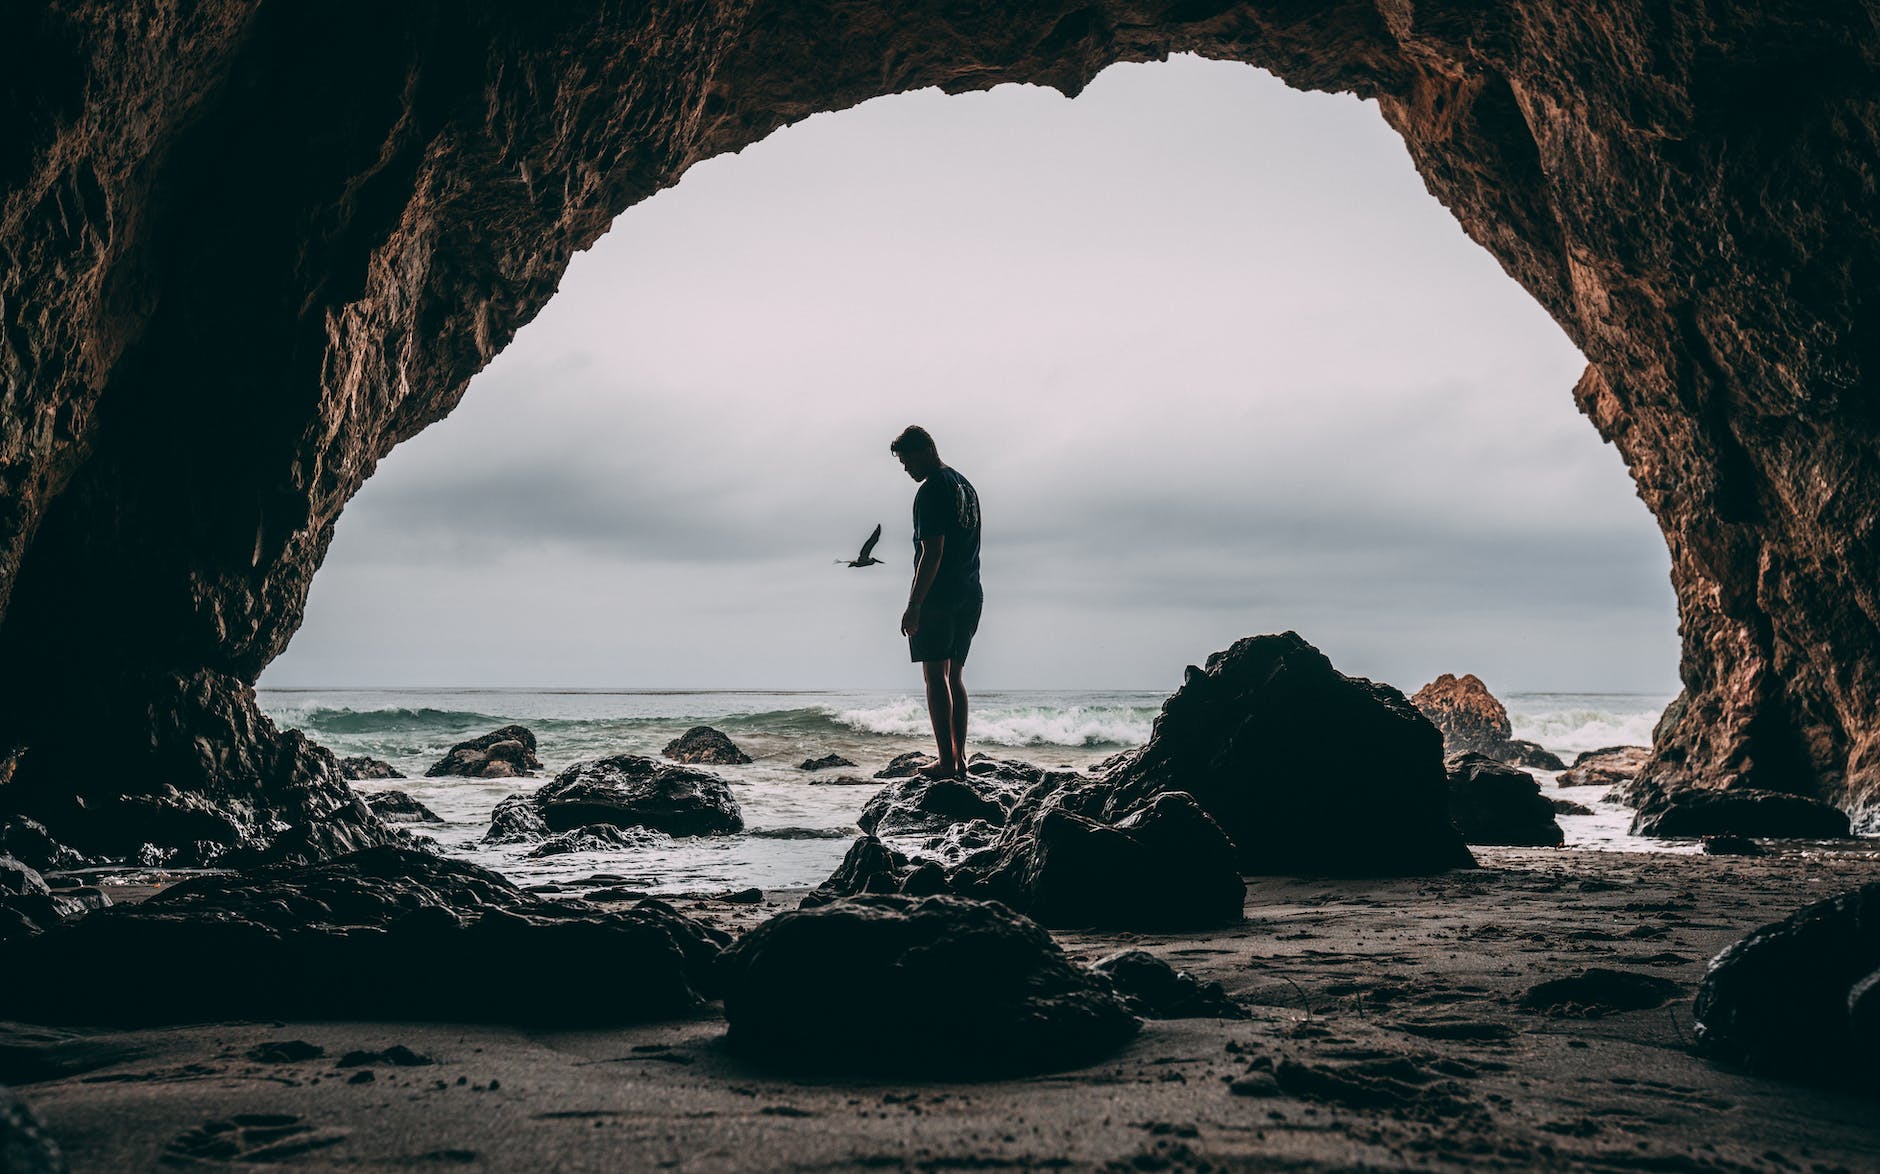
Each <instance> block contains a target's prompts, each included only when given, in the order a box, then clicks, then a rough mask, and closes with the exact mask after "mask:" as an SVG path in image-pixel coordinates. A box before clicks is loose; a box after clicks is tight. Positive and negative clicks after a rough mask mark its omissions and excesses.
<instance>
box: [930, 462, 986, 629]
mask: <svg viewBox="0 0 1880 1174" xmlns="http://www.w3.org/2000/svg"><path fill="white" fill-rule="evenodd" d="M940 537H944V538H945V539H946V547H945V548H944V549H943V550H942V551H941V552H940V569H939V570H938V571H936V572H934V578H933V586H931V587H929V588H928V589H927V602H928V603H930V604H954V603H958V602H959V601H961V600H963V599H965V598H966V597H967V596H968V595H970V594H971V593H972V592H973V591H975V590H977V589H978V587H979V492H978V491H977V490H975V489H974V488H973V483H972V482H970V481H968V480H967V479H966V478H964V477H962V476H960V475H959V473H958V472H957V471H955V470H953V469H950V468H948V467H946V466H945V465H942V466H941V467H940V469H939V470H938V471H937V472H935V473H934V474H933V475H932V476H930V477H928V478H927V479H926V480H925V481H922V482H921V483H920V489H919V490H917V491H916V492H915V494H914V565H915V566H916V567H919V566H920V544H921V543H922V542H923V541H924V540H926V539H929V538H940Z"/></svg>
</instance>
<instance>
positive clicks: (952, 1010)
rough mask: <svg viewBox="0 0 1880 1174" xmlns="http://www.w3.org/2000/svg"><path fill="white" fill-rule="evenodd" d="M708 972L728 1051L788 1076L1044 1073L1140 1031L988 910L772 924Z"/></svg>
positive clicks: (1016, 926)
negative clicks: (715, 972)
mask: <svg viewBox="0 0 1880 1174" xmlns="http://www.w3.org/2000/svg"><path fill="white" fill-rule="evenodd" d="M719 967H720V975H721V983H722V987H723V991H724V1000H725V1018H726V1019H727V1020H728V1021H729V1023H730V1031H729V1036H728V1038H729V1041H730V1043H731V1045H732V1046H733V1047H734V1048H736V1049H737V1050H738V1051H740V1052H742V1053H743V1054H745V1055H748V1056H751V1057H754V1058H757V1059H760V1060H762V1061H763V1062H765V1063H766V1064H767V1065H771V1066H775V1067H778V1068H783V1069H789V1070H794V1071H820V1072H839V1073H855V1074H869V1075H893V1076H901V1077H909V1078H920V1077H952V1078H962V1077H981V1076H997V1075H1013V1074H1019V1073H1026V1072H1047V1071H1052V1070H1055V1069H1061V1068H1070V1067H1077V1066H1080V1065H1083V1064H1088V1063H1091V1062H1093V1061H1095V1060H1098V1059H1101V1058H1102V1057H1103V1056H1105V1055H1108V1054H1109V1053H1111V1052H1113V1051H1115V1050H1116V1049H1117V1048H1118V1047H1120V1046H1121V1045H1122V1044H1124V1043H1125V1042H1127V1041H1128V1040H1129V1039H1130V1038H1131V1037H1133V1036H1134V1035H1135V1034H1136V1032H1137V1031H1138V1030H1139V1028H1140V1026H1141V1024H1140V1023H1139V1022H1138V1020H1137V1019H1136V1017H1135V1016H1134V1015H1132V1014H1131V1013H1130V1012H1129V1010H1128V1008H1127V1007H1126V1006H1125V1005H1124V1003H1123V1001H1122V999H1121V998H1120V997H1119V996H1118V995H1117V994H1116V991H1115V990H1114V989H1113V987H1112V986H1111V984H1110V983H1109V981H1108V980H1106V979H1104V978H1103V977H1102V976H1100V975H1097V974H1095V973H1093V972H1092V971H1090V970H1089V969H1087V968H1085V967H1082V966H1079V965H1077V964H1076V963H1074V962H1072V961H1071V960H1070V959H1069V958H1068V957H1066V956H1065V954H1064V951H1063V950H1062V949H1060V948H1059V947H1058V945H1057V943H1056V942H1054V941H1052V940H1051V935H1050V934H1048V933H1046V932H1045V931H1044V930H1043V929H1041V928H1039V927H1038V926H1037V925H1036V924H1034V923H1033V922H1031V921H1029V920H1027V919H1025V918H1024V917H1021V916H1019V915H1018V914H1016V913H1014V912H1012V911H1011V910H1009V909H1007V908H1005V907H1004V906H1003V905H999V904H996V903H993V902H988V901H969V900H964V899H961V898H958V897H946V896H941V897H926V898H920V899H915V898H909V897H896V896H875V897H856V898H850V899H845V900H841V901H836V902H833V903H831V904H828V905H823V906H820V907H818V908H815V909H803V910H797V911H794V912H790V913H783V914H779V915H778V916H776V917H773V918H771V919H770V920H769V921H767V922H765V923H764V924H762V925H760V926H758V927H757V928H756V929H753V930H751V931H750V932H749V933H747V934H745V935H744V936H743V937H741V938H739V939H738V940H737V942H736V943H735V944H734V945H732V947H731V948H730V949H728V950H726V951H725V953H724V954H723V956H722V957H721V959H720V963H719Z"/></svg>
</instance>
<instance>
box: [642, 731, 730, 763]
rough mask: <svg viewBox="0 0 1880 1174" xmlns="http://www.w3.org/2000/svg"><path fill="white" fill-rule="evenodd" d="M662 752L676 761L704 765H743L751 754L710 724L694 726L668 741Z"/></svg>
mask: <svg viewBox="0 0 1880 1174" xmlns="http://www.w3.org/2000/svg"><path fill="white" fill-rule="evenodd" d="M660 753H661V754H663V755H665V756H666V757H667V758H670V759H672V760H673V761H674V762H685V763H691V764H693V765H704V766H743V765H744V764H745V763H748V762H749V761H751V756H750V755H748V754H746V753H745V752H744V751H742V750H740V749H738V748H737V745H736V744H735V743H734V742H732V741H731V739H730V738H727V737H725V736H724V735H723V734H721V733H719V732H718V731H717V730H714V729H712V728H711V727H710V726H693V727H692V728H691V729H689V730H687V731H686V732H685V733H683V734H680V735H679V736H678V737H677V738H674V739H673V740H672V741H670V742H668V743H666V748H665V749H664V750H661V751H660Z"/></svg>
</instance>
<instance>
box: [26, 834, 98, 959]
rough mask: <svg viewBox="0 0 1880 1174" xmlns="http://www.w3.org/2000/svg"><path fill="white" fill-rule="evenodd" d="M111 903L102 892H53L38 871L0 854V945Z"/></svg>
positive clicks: (85, 888) (81, 889) (85, 889)
mask: <svg viewBox="0 0 1880 1174" xmlns="http://www.w3.org/2000/svg"><path fill="white" fill-rule="evenodd" d="M110 904H111V899H110V898H109V897H107V896H106V895H105V894H104V893H103V891H101V890H99V889H96V888H92V887H89V886H80V887H76V888H62V889H54V888H53V887H52V886H51V885H49V884H47V883H46V878H45V877H43V876H41V875H40V874H39V872H38V870H37V869H34V868H33V867H31V866H30V865H27V864H25V863H23V862H21V861H19V860H17V859H15V858H14V857H11V856H4V855H0V945H6V944H8V943H11V942H18V941H24V940H26V939H27V938H30V937H32V936H34V935H35V934H38V933H42V932H44V931H46V930H50V929H54V928H56V927H57V926H59V925H61V924H62V923H64V922H65V921H68V920H70V919H71V918H74V917H79V916H82V915H84V914H86V913H89V912H90V911H92V910H94V909H103V908H105V907H106V906H108V905H110Z"/></svg>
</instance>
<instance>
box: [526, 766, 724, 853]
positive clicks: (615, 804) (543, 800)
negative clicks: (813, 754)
mask: <svg viewBox="0 0 1880 1174" xmlns="http://www.w3.org/2000/svg"><path fill="white" fill-rule="evenodd" d="M532 802H533V804H534V806H535V809H536V811H537V812H538V813H539V814H540V815H541V817H542V822H543V823H544V824H545V825H546V826H547V827H548V829H549V830H550V831H552V832H564V831H568V830H569V829H571V828H577V827H584V826H587V825H591V824H612V825H614V826H615V827H621V828H636V827H638V828H649V829H651V830H653V831H659V832H665V833H666V834H667V835H669V836H715V835H726V834H729V833H732V832H738V831H742V830H743V829H744V815H743V813H742V812H741V811H740V809H739V807H738V801H737V799H736V798H735V797H734V796H733V795H732V793H731V787H730V784H728V783H726V782H725V780H723V779H721V778H719V777H718V776H717V775H714V774H711V773H710V772H708V771H702V770H694V769H692V768H690V767H685V766H674V765H672V764H670V763H663V762H659V761H657V760H655V759H651V758H646V757H643V756H640V755H635V754H618V755H615V756H613V757H611V758H599V759H595V760H594V761H592V762H579V763H576V764H575V765H573V766H571V767H569V768H568V769H567V770H564V771H562V772H561V773H560V774H559V775H556V776H555V779H554V781H553V782H550V783H546V784H544V785H543V786H542V788H541V789H540V790H538V791H536V792H535V794H534V796H533V797H532Z"/></svg>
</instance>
